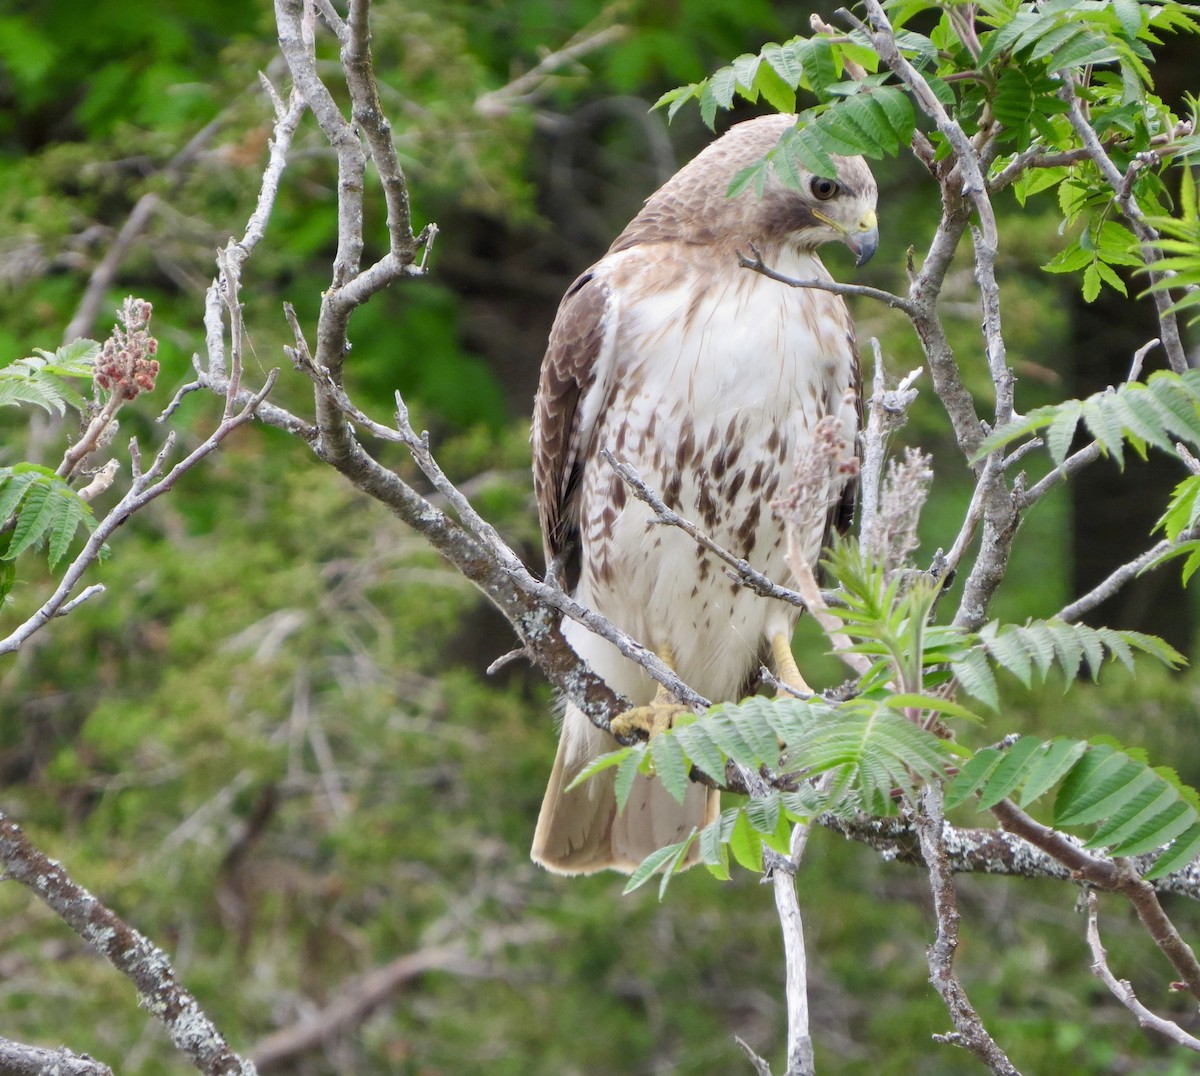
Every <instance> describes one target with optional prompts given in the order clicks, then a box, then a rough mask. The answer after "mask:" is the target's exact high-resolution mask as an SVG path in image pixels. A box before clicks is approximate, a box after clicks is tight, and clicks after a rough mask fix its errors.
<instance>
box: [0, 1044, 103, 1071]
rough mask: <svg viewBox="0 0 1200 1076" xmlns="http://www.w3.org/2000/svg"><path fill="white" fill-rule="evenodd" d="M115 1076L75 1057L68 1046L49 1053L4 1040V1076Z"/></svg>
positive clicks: (0, 1057) (0, 1066) (0, 1061)
mask: <svg viewBox="0 0 1200 1076" xmlns="http://www.w3.org/2000/svg"><path fill="white" fill-rule="evenodd" d="M49 1074H53V1076H113V1071H112V1069H110V1068H109V1067H108V1066H107V1065H105V1064H103V1063H102V1062H100V1061H94V1060H92V1058H90V1057H88V1056H87V1054H73V1053H71V1051H70V1050H68V1049H67V1048H66V1047H65V1046H60V1047H59V1048H58V1049H57V1050H45V1049H42V1048H41V1047H39V1046H25V1045H24V1044H23V1043H19V1042H12V1041H10V1040H9V1039H0V1076H49Z"/></svg>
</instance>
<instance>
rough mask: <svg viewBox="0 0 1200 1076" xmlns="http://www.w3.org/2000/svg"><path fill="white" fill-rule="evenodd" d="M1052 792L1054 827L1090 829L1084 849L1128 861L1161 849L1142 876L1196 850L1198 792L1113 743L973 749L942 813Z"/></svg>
mask: <svg viewBox="0 0 1200 1076" xmlns="http://www.w3.org/2000/svg"><path fill="white" fill-rule="evenodd" d="M1056 786H1057V788H1058V792H1057V794H1056V795H1055V797H1054V803H1053V807H1052V810H1051V821H1052V824H1053V825H1054V826H1056V827H1063V826H1088V825H1094V826H1095V827H1096V829H1095V831H1094V832H1093V833H1092V834H1091V836H1090V837H1089V838H1088V839H1087V841H1086V842H1085V844H1084V847H1085V848H1091V849H1101V850H1104V851H1107V852H1108V853H1109V854H1110V855H1114V856H1136V855H1142V854H1144V853H1147V852H1153V851H1155V850H1156V849H1159V848H1164V846H1168V845H1169V847H1167V848H1166V849H1165V850H1164V851H1163V852H1162V853H1161V854H1160V855H1159V856H1158V858H1157V859H1156V860H1155V862H1154V865H1153V867H1152V868H1151V869H1150V870H1149V871H1148V872H1147V873H1146V877H1147V878H1151V879H1153V878H1160V877H1162V876H1163V875H1166V874H1169V873H1171V871H1173V870H1177V869H1179V868H1180V867H1182V866H1184V865H1186V864H1187V863H1188V862H1190V861H1191V859H1192V857H1193V856H1194V855H1196V854H1197V853H1198V852H1200V794H1198V793H1197V792H1196V790H1195V789H1193V788H1191V787H1189V786H1188V785H1185V784H1184V783H1183V782H1182V781H1180V779H1179V776H1178V774H1176V773H1175V771H1174V770H1172V769H1170V768H1169V767H1166V766H1151V765H1150V764H1149V762H1148V761H1147V760H1146V758H1145V756H1144V755H1143V754H1142V753H1141V752H1138V751H1135V750H1131V749H1129V748H1121V747H1120V746H1119V745H1115V744H1113V743H1109V742H1104V741H1097V742H1089V741H1087V740H1071V739H1054V740H1047V741H1042V740H1040V739H1038V738H1037V737H1036V736H1022V737H1021V738H1020V739H1018V740H1017V741H1016V742H1015V743H1013V744H1012V745H1011V746H1008V747H1006V748H999V747H987V748H984V749H983V750H982V751H977V752H976V753H975V755H974V756H973V757H972V758H971V760H970V761H969V762H968V763H967V764H966V765H965V766H963V768H962V770H961V771H960V772H959V774H958V776H957V777H955V778H954V780H953V781H951V782H950V784H949V786H948V787H947V789H946V807H947V809H949V808H952V807H957V806H959V805H960V804H962V803H965V802H967V801H968V800H969V799H970V798H971V797H972V796H977V797H978V801H977V803H976V806H977V807H978V808H979V809H980V810H986V809H987V808H989V807H993V806H995V805H996V804H998V803H999V802H1000V801H1001V800H1003V799H1007V798H1009V797H1012V796H1017V797H1018V803H1019V804H1020V806H1022V807H1026V806H1028V805H1030V804H1032V803H1033V802H1034V801H1036V800H1038V799H1041V798H1042V797H1043V796H1045V795H1047V794H1048V793H1049V792H1050V791H1051V790H1052V789H1054V788H1055V787H1056Z"/></svg>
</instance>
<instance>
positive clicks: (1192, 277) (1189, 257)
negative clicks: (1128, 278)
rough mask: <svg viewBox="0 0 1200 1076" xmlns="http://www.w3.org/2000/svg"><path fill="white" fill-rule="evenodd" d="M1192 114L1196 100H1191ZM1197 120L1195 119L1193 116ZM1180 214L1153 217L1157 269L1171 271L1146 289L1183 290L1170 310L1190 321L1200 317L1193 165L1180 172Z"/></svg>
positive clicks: (1199, 215) (1199, 226) (1198, 200)
mask: <svg viewBox="0 0 1200 1076" xmlns="http://www.w3.org/2000/svg"><path fill="white" fill-rule="evenodd" d="M1192 111H1193V116H1194V114H1195V112H1196V102H1195V101H1193V102H1192ZM1193 123H1194V119H1193ZM1181 177H1182V178H1181V180H1180V190H1179V203H1178V204H1179V215H1178V216H1177V217H1172V216H1166V215H1158V216H1151V217H1149V218H1148V219H1147V223H1148V224H1150V225H1151V226H1152V227H1154V228H1156V229H1157V230H1158V232H1159V238H1158V239H1156V240H1154V242H1153V244H1152V245H1153V246H1154V247H1155V248H1156V249H1157V250H1158V251H1159V252H1160V253H1161V254H1162V257H1161V258H1160V259H1159V260H1158V262H1157V263H1156V264H1155V269H1157V270H1161V271H1163V272H1166V273H1170V274H1171V275H1170V276H1169V277H1164V278H1160V279H1159V280H1156V281H1154V282H1152V283H1151V284H1150V286H1149V287H1148V288H1147V289H1146V290H1147V291H1165V290H1167V289H1168V288H1170V289H1171V290H1172V291H1176V290H1179V291H1182V292H1183V294H1182V296H1181V297H1180V298H1179V299H1178V300H1176V302H1175V303H1174V304H1173V305H1172V307H1171V309H1172V310H1175V311H1182V310H1187V311H1191V312H1192V317H1191V324H1193V325H1194V324H1195V323H1196V322H1197V320H1200V310H1197V309H1196V308H1197V307H1200V191H1198V190H1197V187H1196V179H1195V175H1194V174H1193V172H1192V169H1191V168H1190V167H1185V168H1183V169H1182V171H1181Z"/></svg>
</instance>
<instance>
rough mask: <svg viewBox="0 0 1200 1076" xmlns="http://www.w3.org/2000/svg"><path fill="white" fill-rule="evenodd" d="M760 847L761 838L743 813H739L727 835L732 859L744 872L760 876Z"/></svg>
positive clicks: (761, 843)
mask: <svg viewBox="0 0 1200 1076" xmlns="http://www.w3.org/2000/svg"><path fill="white" fill-rule="evenodd" d="M762 845H763V842H762V837H761V836H759V834H758V833H756V832H755V830H754V827H753V826H752V825H751V824H750V819H748V818H747V817H746V813H745V811H739V812H738V816H737V821H735V822H734V824H733V831H732V832H731V833H730V834H729V850H730V851H731V852H732V853H733V858H734V859H736V860H737V861H738V863H739V864H741V865H742V866H743V867H745V868H746V870H748V871H754V873H755V874H762Z"/></svg>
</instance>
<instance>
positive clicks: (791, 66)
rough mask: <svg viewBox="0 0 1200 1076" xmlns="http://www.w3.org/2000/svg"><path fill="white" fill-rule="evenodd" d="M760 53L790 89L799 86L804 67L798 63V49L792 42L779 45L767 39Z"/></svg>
mask: <svg viewBox="0 0 1200 1076" xmlns="http://www.w3.org/2000/svg"><path fill="white" fill-rule="evenodd" d="M761 55H762V58H763V59H764V60H766V61H767V63H768V64H769V65H770V67H771V70H773V71H774V72H775V73H776V74H777V75H778V76H779V77H780V78H781V79H783V81H784V82H785V83H786V84H787V85H788V87H789V88H790V89H792V90H795V89H797V88H798V87H799V85H800V80H801V79H802V78H803V77H804V67H803V66H802V65H801V63H800V54H799V51H798V50H797V49H796V48H795V47H794V45H793V43H792V42H788V43H787V44H785V45H779V44H776V43H775V42H774V41H769V42H767V44H765V45H764V46H763V47H762V53H761Z"/></svg>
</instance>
